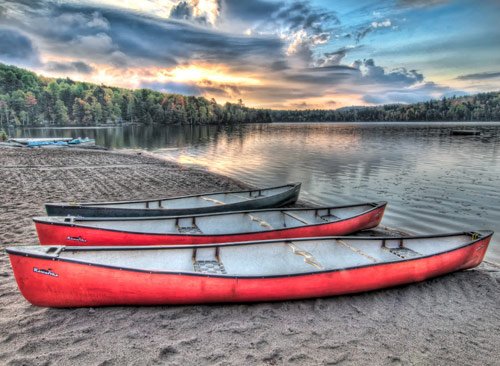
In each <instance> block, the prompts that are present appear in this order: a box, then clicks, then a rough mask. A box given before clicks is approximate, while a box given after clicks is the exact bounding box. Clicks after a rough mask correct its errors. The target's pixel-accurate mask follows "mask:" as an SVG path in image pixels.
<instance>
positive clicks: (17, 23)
mask: <svg viewBox="0 0 500 366" xmlns="http://www.w3.org/2000/svg"><path fill="white" fill-rule="evenodd" d="M36 4H39V5H37V6H35V2H34V3H33V4H31V5H30V2H26V1H19V2H18V1H13V0H9V1H7V2H6V3H5V4H2V5H0V18H1V19H2V21H1V22H0V24H1V25H0V36H2V35H3V37H0V40H4V41H2V42H4V43H5V42H8V44H5V45H3V46H2V45H0V62H4V63H8V64H14V65H18V66H21V67H27V68H29V69H32V70H34V71H36V72H38V73H41V74H44V75H47V76H52V77H70V78H72V79H75V80H80V81H90V82H95V83H103V84H107V85H116V86H121V87H127V88H151V89H155V90H159V91H163V92H169V93H178V94H185V95H196V96H205V97H207V98H215V99H216V100H217V101H218V102H222V103H223V102H225V101H233V102H234V101H236V100H239V99H243V100H244V102H245V104H246V105H248V106H254V107H259V106H261V107H265V108H276V109H308V108H313V109H318V108H319V109H332V108H340V107H345V106H351V105H377V104H384V103H413V102H418V101H425V100H429V99H431V98H441V97H443V96H453V95H464V94H468V93H477V92H484V91H492V90H498V89H500V70H499V69H498V64H499V63H500V44H499V42H500V41H499V40H500V30H499V29H500V28H498V26H497V25H498V14H500V3H498V2H495V1H484V2H481V3H478V4H475V5H474V6H473V7H471V6H470V4H469V3H468V2H466V1H465V0H454V1H453V0H449V1H448V0H440V1H425V0H386V1H382V2H378V1H370V0H364V1H362V2H361V3H360V4H359V5H356V3H354V2H350V1H347V0H341V1H338V2H335V4H332V3H331V2H328V1H324V0H313V1H309V2H298V1H290V2H283V1H279V0H277V1H273V0H255V1H252V2H241V1H236V0H225V1H222V2H221V1H219V0H187V1H178V0H146V1H141V2H136V1H128V0H125V1H117V0H104V1H101V2H97V1H91V2H83V1H80V0H72V1H69V2H66V3H62V2H59V1H55V0H40V1H38V2H36ZM53 24H57V32H55V31H54V27H53ZM465 30H470V31H467V32H466V31H465ZM61 35H64V37H61ZM464 55H467V57H464Z"/></svg>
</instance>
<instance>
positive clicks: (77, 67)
mask: <svg viewBox="0 0 500 366" xmlns="http://www.w3.org/2000/svg"><path fill="white" fill-rule="evenodd" d="M44 69H45V70H47V71H54V72H63V73H79V74H90V73H92V72H93V71H94V68H93V67H92V66H90V65H88V64H86V63H85V62H82V61H72V62H55V61H50V62H47V63H45V65H44Z"/></svg>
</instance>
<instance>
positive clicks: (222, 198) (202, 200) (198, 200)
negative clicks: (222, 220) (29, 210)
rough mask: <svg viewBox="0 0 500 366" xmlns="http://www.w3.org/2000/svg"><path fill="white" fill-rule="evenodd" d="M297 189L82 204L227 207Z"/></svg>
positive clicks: (267, 189)
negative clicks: (231, 204) (227, 205)
mask: <svg viewBox="0 0 500 366" xmlns="http://www.w3.org/2000/svg"><path fill="white" fill-rule="evenodd" d="M294 187H295V185H294V184H289V185H286V186H282V187H274V188H266V189H257V190H252V191H242V192H222V193H213V194H204V195H199V196H186V197H177V198H165V199H156V200H146V201H133V202H103V203H82V204H80V205H82V206H92V207H106V208H130V209H134V208H135V209H146V208H149V209H158V208H160V209H161V208H163V209H181V208H192V207H211V206H218V205H226V204H230V203H239V202H245V201H249V200H254V199H258V198H265V197H270V196H275V195H278V194H281V193H285V192H287V191H290V190H291V189H293V188H294Z"/></svg>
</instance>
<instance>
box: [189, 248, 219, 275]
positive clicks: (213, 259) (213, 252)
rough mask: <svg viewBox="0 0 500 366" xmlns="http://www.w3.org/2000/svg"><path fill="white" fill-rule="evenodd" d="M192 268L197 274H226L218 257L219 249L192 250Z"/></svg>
mask: <svg viewBox="0 0 500 366" xmlns="http://www.w3.org/2000/svg"><path fill="white" fill-rule="evenodd" d="M193 268H194V271H195V272H198V273H211V274H227V272H226V269H225V268H224V264H222V262H221V260H220V256H219V247H215V248H213V247H212V248H194V249H193Z"/></svg>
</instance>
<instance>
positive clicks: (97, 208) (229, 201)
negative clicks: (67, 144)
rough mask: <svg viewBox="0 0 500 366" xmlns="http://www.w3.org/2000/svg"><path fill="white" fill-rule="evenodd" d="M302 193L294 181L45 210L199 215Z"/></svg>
mask: <svg viewBox="0 0 500 366" xmlns="http://www.w3.org/2000/svg"><path fill="white" fill-rule="evenodd" d="M299 192H300V183H295V184H287V185H284V186H278V187H271V188H262V189H252V190H245V191H229V192H217V193H203V194H197V195H192V196H182V197H172V198H156V199H148V200H141V201H117V202H93V203H87V202H85V203H46V204H45V209H46V211H47V214H48V215H49V216H67V215H70V216H82V217H143V216H180V215H196V214H203V213H214V212H227V211H241V210H259V209H263V208H271V207H280V206H285V205H288V204H292V203H294V202H295V201H297V199H298V197H299Z"/></svg>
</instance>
